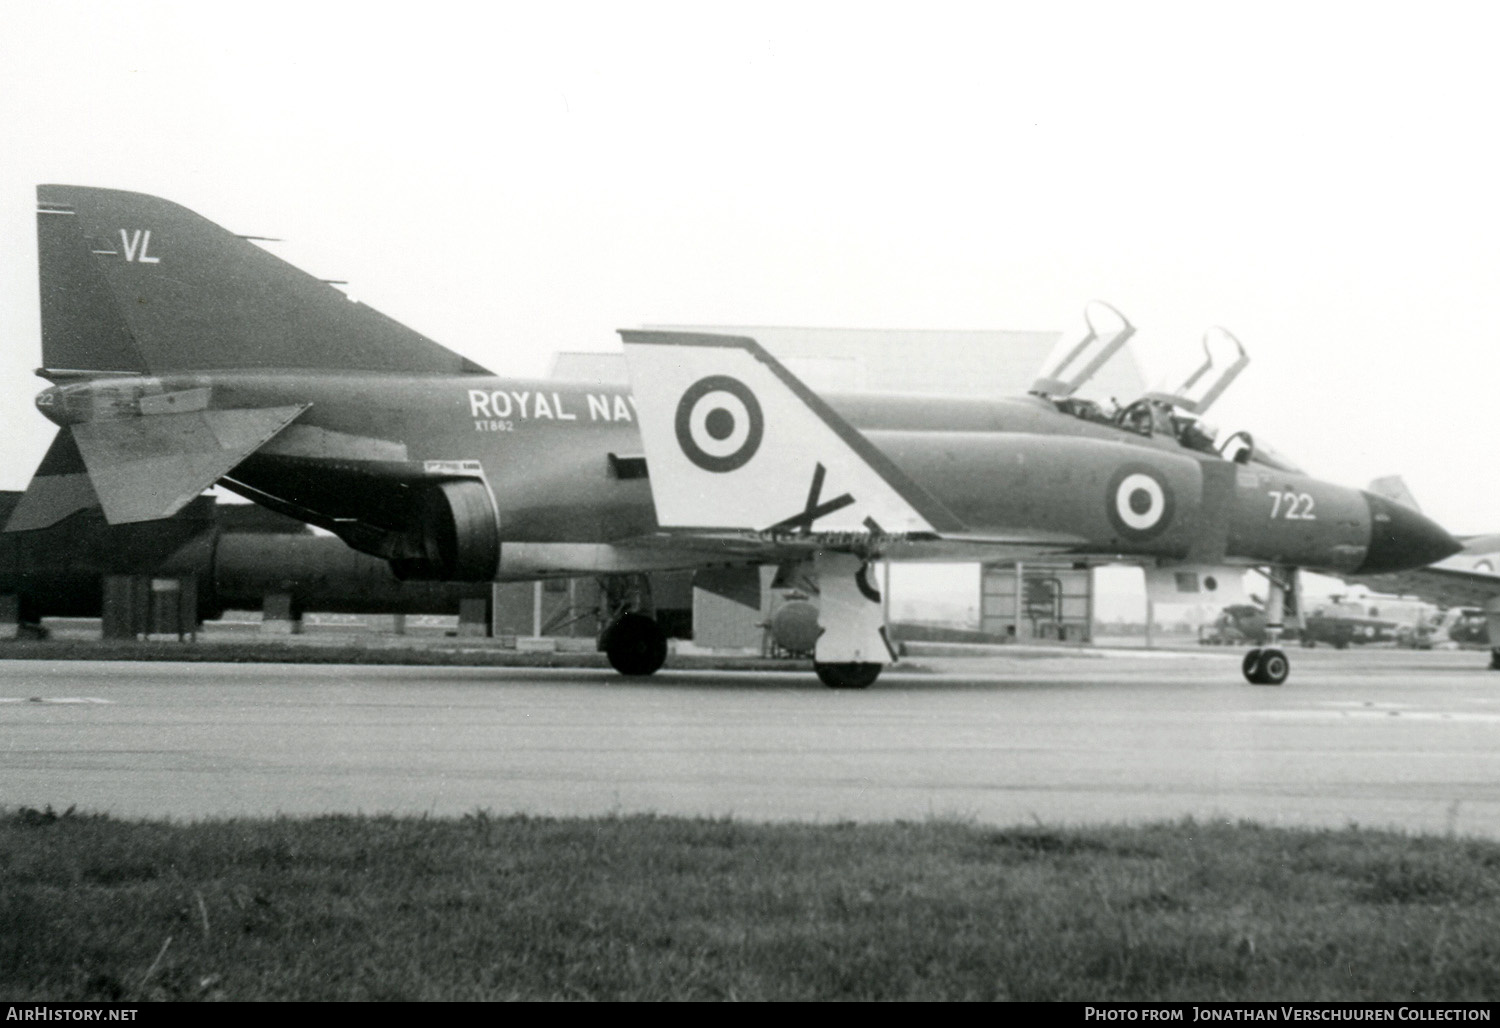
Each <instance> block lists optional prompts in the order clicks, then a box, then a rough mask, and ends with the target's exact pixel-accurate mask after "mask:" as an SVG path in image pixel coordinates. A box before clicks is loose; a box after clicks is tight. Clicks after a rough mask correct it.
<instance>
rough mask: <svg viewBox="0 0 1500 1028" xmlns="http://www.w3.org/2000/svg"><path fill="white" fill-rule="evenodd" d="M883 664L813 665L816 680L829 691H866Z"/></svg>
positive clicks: (883, 667) (877, 676) (878, 675)
mask: <svg viewBox="0 0 1500 1028" xmlns="http://www.w3.org/2000/svg"><path fill="white" fill-rule="evenodd" d="M884 669H885V665H884V664H853V663H849V664H814V665H813V670H815V671H816V672H817V673H818V678H819V679H820V680H821V681H822V682H823V684H824V685H826V686H828V688H830V689H868V688H869V687H870V686H871V685H872V684H873V683H874V682H875V679H877V678H879V677H880V672H881V671H882V670H884Z"/></svg>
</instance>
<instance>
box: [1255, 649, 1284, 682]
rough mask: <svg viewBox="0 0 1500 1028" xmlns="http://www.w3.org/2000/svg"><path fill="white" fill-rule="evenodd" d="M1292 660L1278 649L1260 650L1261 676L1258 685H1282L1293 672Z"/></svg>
mask: <svg viewBox="0 0 1500 1028" xmlns="http://www.w3.org/2000/svg"><path fill="white" fill-rule="evenodd" d="M1291 671H1292V662H1291V661H1289V660H1287V656H1286V654H1285V653H1283V652H1282V651H1280V650H1278V649H1265V650H1261V651H1260V678H1259V680H1258V681H1257V683H1256V684H1258V685H1280V684H1281V683H1282V682H1285V681H1286V676H1287V675H1289V674H1291Z"/></svg>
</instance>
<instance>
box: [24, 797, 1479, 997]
mask: <svg viewBox="0 0 1500 1028" xmlns="http://www.w3.org/2000/svg"><path fill="white" fill-rule="evenodd" d="M0 996H4V997H6V998H7V999H11V1000H39V999H68V1000H125V1001H133V1000H163V999H182V1000H216V999H233V1000H278V999H298V1000H356V999H360V1000H385V999H389V1000H398V999H399V1000H448V999H615V1000H624V999H640V1000H657V999H742V1000H783V999H809V1000H839V999H933V1000H937V999H950V1000H960V999H1000V1000H1005V999H1015V1000H1112V999H1113V1000H1148V999H1158V1000H1179V1001H1185V1000H1213V999H1228V1000H1257V999H1262V1000H1354V999H1363V1000H1492V999H1494V998H1496V997H1497V996H1500V844H1495V843H1491V842H1483V841H1476V840H1465V839H1444V838H1432V837H1415V836H1405V835H1399V834H1392V833H1387V832H1373V831H1363V830H1358V829H1353V828H1351V829H1346V830H1342V831H1291V830H1280V829H1277V830H1272V829H1267V828H1261V827H1257V826H1255V825H1250V824H1240V825H1224V824H1202V823H1193V822H1181V823H1173V824H1162V825H1156V826H1149V827H1144V828H1114V827H1111V828H1097V829H1080V830H1072V829H1069V830H1062V829H1054V828H1048V827H1043V826H1035V827H1023V828H1010V829H996V828H988V827H981V826H976V825H972V824H965V823H959V822H954V821H941V820H939V821H931V822H924V823H904V824H893V825H853V824H838V825H823V826H806V825H755V824H743V823H738V822H731V821H704V820H684V819H670V818H654V817H620V818H604V819H595V820H566V821H564V820H550V819H538V818H527V817H505V818H497V817H490V816H487V815H485V814H482V813H479V814H475V815H473V816H469V817H465V818H462V819H459V820H436V819H396V818H355V817H325V818H315V819H307V820H293V819H280V820H269V821H253V820H228V821H213V822H198V823H168V822H141V823H138V822H121V821H115V820H112V819H109V818H105V817H96V816H80V815H76V814H73V813H71V812H68V813H65V814H61V815H59V814H57V813H54V812H52V811H50V810H46V811H37V810H30V809H22V810H19V811H10V812H7V813H5V814H4V816H3V817H0Z"/></svg>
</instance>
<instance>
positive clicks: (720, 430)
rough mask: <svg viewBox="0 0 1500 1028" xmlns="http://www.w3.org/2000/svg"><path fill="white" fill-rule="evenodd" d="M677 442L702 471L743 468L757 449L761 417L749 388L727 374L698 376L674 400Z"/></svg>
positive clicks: (760, 433)
mask: <svg viewBox="0 0 1500 1028" xmlns="http://www.w3.org/2000/svg"><path fill="white" fill-rule="evenodd" d="M676 428H677V445H678V446H681V447H682V452H683V453H684V454H686V455H687V459H688V460H690V461H692V462H693V463H694V464H696V465H698V466H699V467H700V468H702V469H703V470H704V471H712V472H715V473H722V472H725V471H733V470H734V469H735V468H739V467H743V466H744V465H745V464H746V463H747V462H748V461H749V460H750V458H751V457H754V456H755V451H756V450H758V449H760V441H761V437H762V436H763V435H764V434H765V430H766V423H765V418H764V416H763V415H762V414H761V410H760V401H759V400H757V399H756V398H755V394H754V393H752V392H751V391H750V387H749V386H747V385H745V383H743V382H741V381H740V380H739V379H737V378H730V377H729V376H728V375H709V376H708V377H707V378H700V379H699V380H698V381H696V382H694V383H693V384H692V385H690V386H688V388H687V391H686V392H684V393H683V394H682V399H680V400H678V401H677V419H676Z"/></svg>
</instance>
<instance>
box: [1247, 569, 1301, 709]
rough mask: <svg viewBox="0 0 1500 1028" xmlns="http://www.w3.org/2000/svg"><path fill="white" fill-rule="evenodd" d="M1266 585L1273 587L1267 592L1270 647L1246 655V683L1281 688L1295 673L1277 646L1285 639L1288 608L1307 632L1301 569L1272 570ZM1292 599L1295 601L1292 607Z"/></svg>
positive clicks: (1268, 572)
mask: <svg viewBox="0 0 1500 1028" xmlns="http://www.w3.org/2000/svg"><path fill="white" fill-rule="evenodd" d="M1266 581H1267V582H1268V583H1269V588H1268V589H1267V591H1266V642H1267V643H1268V644H1269V645H1267V646H1266V647H1264V648H1261V647H1256V648H1255V649H1253V650H1251V651H1250V652H1249V653H1247V654H1245V659H1244V661H1243V662H1242V663H1241V664H1240V670H1241V671H1243V672H1244V674H1245V680H1246V681H1248V682H1249V683H1250V684H1251V685H1280V684H1281V683H1282V682H1285V681H1286V676H1287V675H1288V674H1289V673H1290V672H1291V670H1292V663H1291V661H1289V660H1287V657H1286V653H1285V652H1284V651H1283V650H1281V649H1279V648H1278V647H1277V646H1276V643H1277V641H1278V640H1279V639H1280V638H1281V630H1282V623H1281V619H1282V617H1283V615H1284V614H1285V613H1286V609H1287V607H1288V606H1290V607H1291V614H1292V619H1293V621H1294V622H1295V623H1297V624H1301V625H1302V627H1303V631H1304V632H1305V631H1306V625H1305V624H1303V622H1302V597H1301V589H1300V587H1299V584H1298V581H1297V569H1296V568H1268V569H1267V570H1266ZM1288 599H1290V600H1291V603H1290V604H1288V602H1287V600H1288ZM1304 645H1306V639H1305V638H1304Z"/></svg>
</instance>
